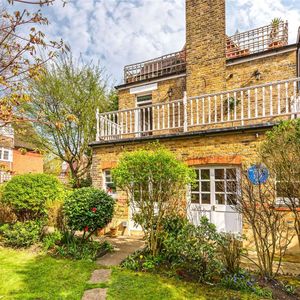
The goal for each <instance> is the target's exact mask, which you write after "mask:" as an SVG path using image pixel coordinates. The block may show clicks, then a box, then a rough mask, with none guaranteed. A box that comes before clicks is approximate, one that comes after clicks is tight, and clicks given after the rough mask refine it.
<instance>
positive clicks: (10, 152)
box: [0, 147, 13, 162]
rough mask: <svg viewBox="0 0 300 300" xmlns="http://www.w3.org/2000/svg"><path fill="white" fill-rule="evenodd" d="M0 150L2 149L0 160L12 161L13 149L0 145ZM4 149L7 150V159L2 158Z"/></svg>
mask: <svg viewBox="0 0 300 300" xmlns="http://www.w3.org/2000/svg"><path fill="white" fill-rule="evenodd" d="M0 150H1V151H2V155H1V157H0V161H5V162H13V150H11V149H9V148H4V147H0ZM4 151H8V159H4V158H3V153H4Z"/></svg>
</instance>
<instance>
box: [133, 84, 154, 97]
mask: <svg viewBox="0 0 300 300" xmlns="http://www.w3.org/2000/svg"><path fill="white" fill-rule="evenodd" d="M155 90H157V83H152V84H147V85H142V86H138V87H134V88H131V89H130V90H129V92H130V94H131V95H136V94H143V93H148V92H152V91H155Z"/></svg>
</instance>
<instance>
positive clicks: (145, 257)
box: [122, 250, 163, 271]
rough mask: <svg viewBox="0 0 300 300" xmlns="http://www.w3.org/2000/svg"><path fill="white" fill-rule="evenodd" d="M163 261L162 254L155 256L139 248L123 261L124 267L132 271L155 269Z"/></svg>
mask: <svg viewBox="0 0 300 300" xmlns="http://www.w3.org/2000/svg"><path fill="white" fill-rule="evenodd" d="M162 262H163V257H162V256H159V255H157V256H153V255H151V254H150V253H149V252H144V251H140V250H139V251H136V252H135V253H133V254H132V255H129V256H128V257H127V258H126V259H125V260H124V261H123V262H122V267H123V268H126V269H128V270H132V271H153V270H155V269H156V268H157V267H158V266H159V265H160V263H162Z"/></svg>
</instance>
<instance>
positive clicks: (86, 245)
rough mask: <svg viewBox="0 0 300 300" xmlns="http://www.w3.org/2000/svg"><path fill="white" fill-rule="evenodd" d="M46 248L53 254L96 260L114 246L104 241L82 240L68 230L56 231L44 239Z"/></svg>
mask: <svg viewBox="0 0 300 300" xmlns="http://www.w3.org/2000/svg"><path fill="white" fill-rule="evenodd" d="M43 246H44V249H45V250H47V251H48V252H49V253H51V254H53V255H59V256H62V257H67V258H72V259H91V260H94V259H96V258H97V257H99V256H102V255H104V254H105V253H107V252H109V251H112V246H111V245H110V244H109V243H108V242H107V241H104V242H103V243H99V242H94V241H87V240H82V239H81V238H79V237H77V236H74V235H73V234H71V233H70V232H68V231H65V232H63V233H61V232H59V231H55V232H53V233H51V234H48V235H46V236H45V237H44V239H43Z"/></svg>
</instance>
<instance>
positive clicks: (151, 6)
mask: <svg viewBox="0 0 300 300" xmlns="http://www.w3.org/2000/svg"><path fill="white" fill-rule="evenodd" d="M43 12H44V13H45V14H46V15H47V16H48V18H49V20H50V22H51V24H50V25H49V26H48V28H47V30H46V32H47V33H48V34H49V35H50V37H51V38H56V39H58V38H60V37H62V38H63V39H64V40H65V41H66V42H68V43H69V44H70V45H71V47H72V51H73V52H74V54H75V55H77V56H78V55H79V54H80V53H83V55H84V57H86V58H89V59H94V60H95V61H97V60H100V62H101V64H102V65H103V66H105V68H106V69H107V71H108V72H109V73H111V74H112V75H113V77H114V78H115V79H116V82H117V83H120V81H121V79H122V70H123V66H124V65H126V64H129V63H135V62H139V61H143V60H146V59H150V58H153V57H157V56H160V55H163V54H166V53H170V52H174V51H178V50H180V49H181V48H182V46H183V45H184V42H185V0H72V1H70V3H69V4H68V5H66V6H65V7H64V8H63V7H62V5H61V3H59V2H57V3H56V4H55V5H54V6H53V7H46V8H44V9H43ZM274 17H281V18H283V19H287V20H289V25H290V26H289V28H290V42H291V43H294V42H295V41H296V36H297V31H298V26H299V25H300V1H299V0H227V32H228V33H229V34H233V33H234V32H235V31H236V30H237V29H239V31H240V32H241V31H244V30H248V29H251V28H255V27H258V26H262V25H266V24H269V23H270V21H271V20H272V19H273V18H274Z"/></svg>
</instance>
